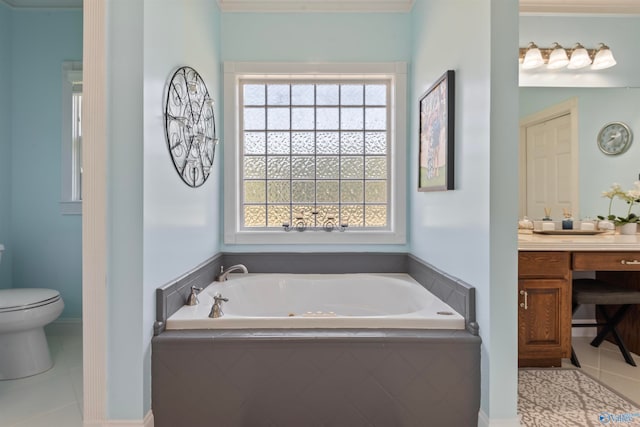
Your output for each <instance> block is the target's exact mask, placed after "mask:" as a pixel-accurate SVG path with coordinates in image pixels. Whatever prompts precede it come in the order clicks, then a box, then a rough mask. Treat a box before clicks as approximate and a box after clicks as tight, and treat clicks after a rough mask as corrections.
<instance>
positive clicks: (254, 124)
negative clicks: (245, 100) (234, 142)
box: [243, 108, 265, 130]
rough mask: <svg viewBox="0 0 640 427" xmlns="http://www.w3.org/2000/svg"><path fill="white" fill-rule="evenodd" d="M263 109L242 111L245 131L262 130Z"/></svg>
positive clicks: (263, 127) (263, 124)
mask: <svg viewBox="0 0 640 427" xmlns="http://www.w3.org/2000/svg"><path fill="white" fill-rule="evenodd" d="M264 113H265V111H264V108H245V109H244V119H243V120H244V121H243V125H244V129H245V130H264V129H265V121H264Z"/></svg>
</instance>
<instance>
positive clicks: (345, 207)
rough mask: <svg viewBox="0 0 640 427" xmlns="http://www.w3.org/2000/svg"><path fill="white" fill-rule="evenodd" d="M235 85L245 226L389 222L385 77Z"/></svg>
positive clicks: (358, 225) (375, 225) (378, 225)
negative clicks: (370, 79)
mask: <svg viewBox="0 0 640 427" xmlns="http://www.w3.org/2000/svg"><path fill="white" fill-rule="evenodd" d="M241 85H242V88H241V91H240V93H241V95H243V96H241V98H242V102H241V105H240V111H241V118H242V121H241V123H242V124H241V126H242V129H241V135H243V140H242V141H241V147H242V149H243V160H242V162H241V164H242V165H243V168H242V179H243V182H244V185H243V191H244V195H243V198H242V205H243V207H244V208H243V209H242V210H241V212H242V214H243V218H242V221H241V223H242V226H243V228H251V229H258V228H264V229H282V225H283V224H284V223H288V224H291V225H293V226H295V224H296V222H297V221H304V223H305V225H306V226H307V227H310V228H314V227H318V228H321V227H322V226H323V224H325V222H326V223H329V222H332V223H334V224H338V225H339V224H348V226H349V227H350V228H367V229H386V228H388V226H389V218H388V212H389V206H388V203H389V200H388V177H389V172H390V171H389V170H388V129H387V123H388V122H389V119H388V114H389V110H390V108H389V105H388V98H389V97H388V91H389V87H390V81H360V82H354V81H344V82H327V81H323V82H322V83H313V82H309V81H287V82H285V83H283V82H282V81H278V82H277V83H276V82H269V81H251V80H248V81H242V82H241Z"/></svg>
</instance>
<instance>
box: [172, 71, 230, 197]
mask: <svg viewBox="0 0 640 427" xmlns="http://www.w3.org/2000/svg"><path fill="white" fill-rule="evenodd" d="M164 130H165V136H166V138H167V145H168V148H169V154H170V155H171V159H172V161H173V166H175V169H176V172H178V175H180V178H182V180H183V181H184V182H185V183H186V184H187V185H188V186H190V187H200V186H201V185H202V184H204V182H205V181H206V180H207V178H208V177H209V174H210V173H211V168H212V167H213V160H214V157H215V153H216V145H217V144H218V138H217V136H216V121H215V114H214V102H213V99H211V97H210V96H209V91H208V90H207V86H206V85H205V84H204V81H203V80H202V77H200V74H198V72H197V71H196V70H194V69H193V68H191V67H180V68H178V70H176V72H175V73H173V75H172V76H171V80H170V81H169V84H168V86H167V88H166V97H165V109H164Z"/></svg>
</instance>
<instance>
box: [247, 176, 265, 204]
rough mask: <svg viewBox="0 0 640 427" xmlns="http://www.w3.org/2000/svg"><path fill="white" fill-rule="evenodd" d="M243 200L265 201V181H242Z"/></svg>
mask: <svg viewBox="0 0 640 427" xmlns="http://www.w3.org/2000/svg"><path fill="white" fill-rule="evenodd" d="M244 202H245V203H264V202H265V182H264V181H245V182H244Z"/></svg>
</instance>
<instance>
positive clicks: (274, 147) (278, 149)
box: [267, 132, 291, 154]
mask: <svg viewBox="0 0 640 427" xmlns="http://www.w3.org/2000/svg"><path fill="white" fill-rule="evenodd" d="M290 136H291V134H289V132H268V133H267V153H268V154H289V150H290V144H289V138H290Z"/></svg>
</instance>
